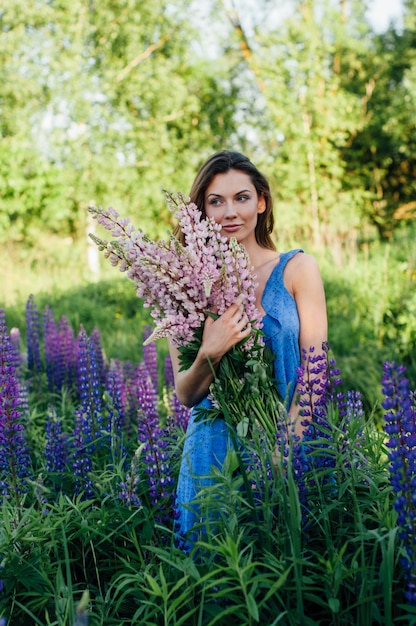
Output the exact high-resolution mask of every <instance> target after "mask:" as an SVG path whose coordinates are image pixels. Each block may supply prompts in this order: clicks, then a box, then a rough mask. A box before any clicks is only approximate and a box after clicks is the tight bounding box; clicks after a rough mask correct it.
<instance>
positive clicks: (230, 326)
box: [200, 294, 251, 364]
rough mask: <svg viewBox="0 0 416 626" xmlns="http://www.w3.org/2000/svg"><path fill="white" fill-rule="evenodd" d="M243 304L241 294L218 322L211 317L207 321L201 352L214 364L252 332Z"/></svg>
mask: <svg viewBox="0 0 416 626" xmlns="http://www.w3.org/2000/svg"><path fill="white" fill-rule="evenodd" d="M243 302H244V297H243V295H241V294H240V295H239V296H238V298H237V299H236V301H235V302H234V304H232V305H231V306H230V307H228V309H227V310H226V311H225V312H224V313H223V314H222V315H220V317H218V318H217V319H216V320H214V319H213V318H212V317H210V316H209V315H208V316H207V318H206V320H205V326H204V332H203V335H202V344H201V348H200V352H201V355H203V356H205V358H206V359H209V360H210V361H211V362H212V363H214V364H217V363H218V362H219V361H220V360H221V358H222V357H223V356H224V354H226V353H227V352H228V351H229V350H230V349H231V348H232V347H233V346H235V344H237V343H238V342H239V341H241V340H242V339H245V338H246V337H248V336H249V334H250V332H251V325H250V323H249V319H248V317H247V314H246V312H245V310H244V304H243Z"/></svg>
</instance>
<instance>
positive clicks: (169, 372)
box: [165, 354, 175, 389]
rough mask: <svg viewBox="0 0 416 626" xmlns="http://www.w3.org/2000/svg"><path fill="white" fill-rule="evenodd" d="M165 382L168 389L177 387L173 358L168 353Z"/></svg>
mask: <svg viewBox="0 0 416 626" xmlns="http://www.w3.org/2000/svg"><path fill="white" fill-rule="evenodd" d="M165 384H166V387H167V388H168V389H171V388H172V389H173V388H174V387H175V380H174V377H173V367H172V359H171V358H170V354H168V355H167V357H166V359H165Z"/></svg>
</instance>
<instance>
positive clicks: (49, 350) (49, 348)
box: [43, 306, 59, 391]
mask: <svg viewBox="0 0 416 626" xmlns="http://www.w3.org/2000/svg"><path fill="white" fill-rule="evenodd" d="M43 344H44V350H45V367H46V376H47V379H48V387H49V390H50V391H58V389H59V385H58V384H57V380H56V379H57V375H58V368H57V360H58V359H57V351H58V349H59V341H58V331H57V328H56V324H55V319H54V316H53V311H52V309H51V308H50V307H49V306H46V307H45V309H44V312H43Z"/></svg>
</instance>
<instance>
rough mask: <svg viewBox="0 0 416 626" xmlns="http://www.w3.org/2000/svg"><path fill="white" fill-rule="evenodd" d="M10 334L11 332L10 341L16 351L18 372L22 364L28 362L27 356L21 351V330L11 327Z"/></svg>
mask: <svg viewBox="0 0 416 626" xmlns="http://www.w3.org/2000/svg"><path fill="white" fill-rule="evenodd" d="M9 334H10V341H11V343H12V346H13V348H14V351H15V353H16V363H15V367H16V372H18V370H19V369H20V366H21V365H22V364H24V363H26V356H25V355H24V354H22V353H21V351H20V349H21V346H20V344H21V337H20V330H19V329H18V328H11V329H10V333H9Z"/></svg>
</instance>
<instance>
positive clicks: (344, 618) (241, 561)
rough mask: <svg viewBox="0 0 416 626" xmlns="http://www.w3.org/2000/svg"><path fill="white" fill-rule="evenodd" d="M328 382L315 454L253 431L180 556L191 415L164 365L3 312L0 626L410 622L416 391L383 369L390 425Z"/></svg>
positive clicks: (332, 379) (311, 442) (30, 305)
mask: <svg viewBox="0 0 416 626" xmlns="http://www.w3.org/2000/svg"><path fill="white" fill-rule="evenodd" d="M23 331H24V332H23ZM145 332H147V333H149V334H150V332H151V329H150V328H147V327H146V329H145ZM23 336H24V337H25V340H24V342H23V340H22V337H23ZM322 368H327V371H328V383H327V388H326V392H325V397H324V398H323V399H322V406H321V411H320V414H319V419H318V420H317V422H316V423H315V425H314V428H311V429H309V430H308V433H307V445H302V444H300V443H299V442H298V443H296V442H295V443H294V444H293V445H290V446H285V445H282V446H281V449H282V454H281V456H280V457H279V459H276V456H275V450H274V447H273V449H271V447H270V445H269V444H268V441H267V438H265V437H264V436H262V432H261V431H259V432H258V433H256V432H253V433H252V436H251V437H250V439H249V440H244V441H241V442H240V443H239V445H238V446H237V447H236V448H232V449H231V450H230V452H229V454H228V456H227V459H226V462H225V464H224V467H223V468H222V469H221V470H218V469H217V470H213V473H214V474H215V478H216V480H215V483H213V484H210V485H209V486H207V487H204V488H203V489H202V490H201V492H200V494H199V496H198V500H199V504H200V506H201V510H202V511H203V513H204V514H203V520H202V521H201V523H200V525H199V526H198V527H197V528H196V529H195V531H196V537H197V539H196V540H195V543H194V546H193V548H192V550H191V551H190V552H188V551H185V550H183V549H181V543H180V541H179V540H178V538H177V537H176V536H175V512H174V511H175V484H176V478H177V473H178V465H179V461H180V456H181V448H182V442H183V437H184V433H185V429H186V425H187V420H188V417H189V412H188V410H187V409H185V408H184V407H182V406H181V405H180V404H179V402H178V400H177V398H176V396H175V393H174V390H173V381H172V371H171V367H170V362H169V359H167V360H166V362H165V363H162V364H161V363H160V362H157V353H156V348H155V344H152V343H151V344H148V345H146V346H144V347H143V359H142V360H141V361H140V362H132V361H121V360H117V359H111V360H110V361H108V360H107V359H106V358H105V356H104V352H103V349H102V345H101V337H100V332H99V329H98V328H96V329H94V330H93V331H92V332H91V333H90V334H89V335H88V334H87V333H86V331H85V330H84V328H83V327H82V326H80V327H79V328H73V327H71V325H70V324H69V322H68V320H67V319H66V318H65V317H61V318H60V319H56V318H55V316H54V312H53V310H52V309H51V308H49V307H47V306H46V307H45V308H44V309H43V310H38V308H37V305H36V302H35V299H34V298H33V296H31V297H30V298H29V299H28V301H27V305H26V328H25V329H20V330H19V329H16V328H9V327H8V324H7V318H6V315H5V313H4V312H3V311H0V484H1V507H2V524H1V526H0V579H1V582H0V624H1V626H4V625H6V624H7V625H8V626H29V625H32V624H39V625H42V626H43V625H51V626H52V625H59V626H62V625H68V626H74V625H76V626H81V625H86V624H88V625H89V626H92V625H100V624H103V625H104V624H106V625H116V624H117V625H122V624H124V625H131V624H145V625H152V624H155V625H159V624H161V625H162V624H163V625H168V624H169V625H175V626H179V625H181V624H183V625H185V626H186V625H192V626H193V625H195V626H202V625H204V626H211V625H212V626H213V625H214V624H219V625H221V624H227V625H234V624H235V625H236V626H237V625H239V626H240V625H246V624H247V625H253V624H258V623H261V624H267V625H269V626H272V625H274V624H280V625H288V626H292V625H306V626H308V625H322V626H325V625H328V626H333V625H334V626H337V625H340V626H341V625H343V626H344V625H345V626H346V625H350V624H354V625H356V626H370V625H372V624H383V625H392V624H400V623H403V624H416V586H415V585H416V541H415V530H416V529H415V526H416V516H415V513H416V502H415V496H414V493H415V485H416V399H415V392H414V390H412V389H411V388H410V385H409V382H408V380H407V378H406V372H405V369H404V368H403V367H402V366H400V365H398V364H395V363H385V364H384V368H383V371H381V372H380V387H381V389H382V393H383V396H384V402H383V411H384V416H383V419H382V421H380V420H379V418H378V417H375V416H374V415H373V413H370V414H368V411H367V412H366V411H365V410H364V408H363V403H362V399H361V396H360V393H359V392H357V391H354V390H350V391H347V392H340V391H338V389H340V388H341V387H340V386H339V384H338V383H339V382H340V378H341V377H342V372H341V373H340V372H339V371H338V370H337V367H336V364H335V363H334V361H333V360H332V359H330V358H328V360H327V361H325V362H323V361H322V360H321V361H319V359H317V363H316V372H319V371H322ZM161 372H163V375H161ZM311 373H312V375H313V373H314V372H313V370H312V372H311ZM299 376H300V380H301V382H302V384H303V385H304V386H305V389H306V390H309V391H310V393H312V392H313V384H314V380H313V377H312V378H309V379H308V380H304V378H302V377H304V372H303V371H302V369H300V370H299ZM277 436H278V438H279V433H277ZM278 443H279V441H278ZM283 448H284V449H283ZM247 458H249V459H250V461H249V462H246V461H244V460H243V459H247Z"/></svg>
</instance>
